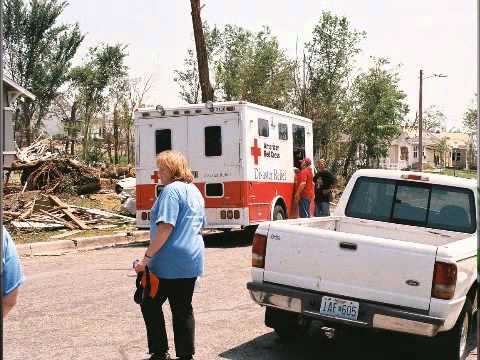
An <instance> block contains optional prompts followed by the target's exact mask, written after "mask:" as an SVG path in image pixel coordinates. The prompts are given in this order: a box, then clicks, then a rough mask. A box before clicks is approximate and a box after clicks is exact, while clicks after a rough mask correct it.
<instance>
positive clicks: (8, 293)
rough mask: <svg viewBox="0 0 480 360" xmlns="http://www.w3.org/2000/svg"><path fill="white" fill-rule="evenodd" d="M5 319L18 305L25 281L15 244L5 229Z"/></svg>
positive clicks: (3, 302)
mask: <svg viewBox="0 0 480 360" xmlns="http://www.w3.org/2000/svg"><path fill="white" fill-rule="evenodd" d="M2 235H3V259H2V261H3V289H2V304H3V318H5V317H6V316H7V315H8V313H9V312H10V310H12V308H13V307H14V306H15V305H16V303H17V297H18V289H19V288H20V286H21V285H22V283H23V281H24V277H23V272H22V266H21V264H20V259H19V258H18V255H17V249H16V247H15V243H14V242H13V240H12V237H11V236H10V234H9V232H8V231H7V229H5V227H3V233H2Z"/></svg>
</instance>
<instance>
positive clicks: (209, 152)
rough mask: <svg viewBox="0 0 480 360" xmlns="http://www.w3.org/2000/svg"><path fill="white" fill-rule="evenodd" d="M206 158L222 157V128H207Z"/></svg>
mask: <svg viewBox="0 0 480 360" xmlns="http://www.w3.org/2000/svg"><path fill="white" fill-rule="evenodd" d="M205 156H222V128H221V127H220V126H207V127H206V128H205Z"/></svg>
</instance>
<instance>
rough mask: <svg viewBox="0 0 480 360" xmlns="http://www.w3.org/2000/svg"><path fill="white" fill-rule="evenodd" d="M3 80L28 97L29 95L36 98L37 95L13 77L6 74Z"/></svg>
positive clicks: (33, 98)
mask: <svg viewBox="0 0 480 360" xmlns="http://www.w3.org/2000/svg"><path fill="white" fill-rule="evenodd" d="M3 82H4V83H5V84H7V86H9V87H11V88H12V89H13V90H15V91H17V92H19V93H21V94H22V95H25V96H26V97H29V98H30V99H32V100H35V95H33V94H32V93H31V92H30V91H28V90H27V89H25V88H23V87H21V86H20V85H18V84H17V83H16V82H15V81H13V80H12V79H10V78H8V77H6V76H5V75H4V76H3Z"/></svg>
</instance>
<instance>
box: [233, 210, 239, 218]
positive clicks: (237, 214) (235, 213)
mask: <svg viewBox="0 0 480 360" xmlns="http://www.w3.org/2000/svg"><path fill="white" fill-rule="evenodd" d="M233 218H234V219H240V211H239V210H234V211H233Z"/></svg>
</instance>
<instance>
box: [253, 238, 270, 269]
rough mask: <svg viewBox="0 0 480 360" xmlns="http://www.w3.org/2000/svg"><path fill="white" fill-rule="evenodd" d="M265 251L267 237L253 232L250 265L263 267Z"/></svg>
mask: <svg viewBox="0 0 480 360" xmlns="http://www.w3.org/2000/svg"><path fill="white" fill-rule="evenodd" d="M266 251H267V237H266V236H265V235H260V234H255V236H254V237H253V244H252V266H253V267H257V268H264V267H265V253H266Z"/></svg>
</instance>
